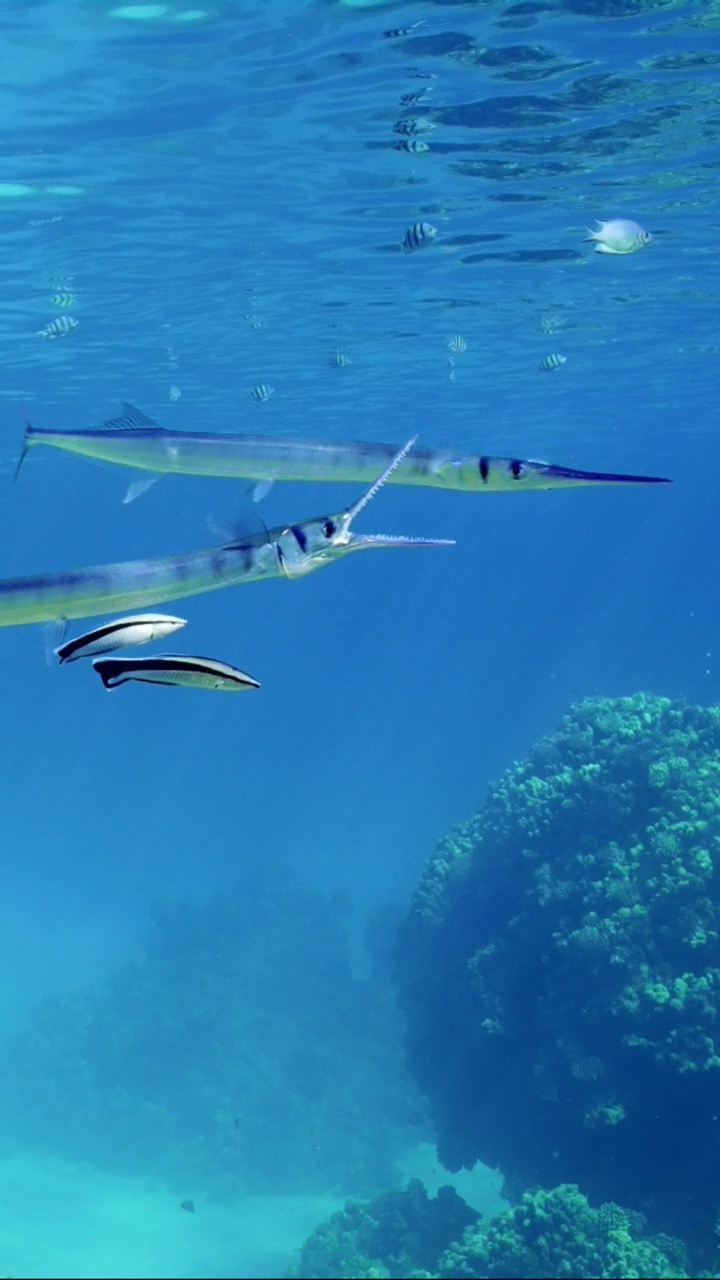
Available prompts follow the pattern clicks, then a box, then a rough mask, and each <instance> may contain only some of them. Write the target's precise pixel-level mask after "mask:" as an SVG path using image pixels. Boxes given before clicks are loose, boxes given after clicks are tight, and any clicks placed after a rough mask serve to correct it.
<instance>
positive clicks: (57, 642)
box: [45, 618, 68, 667]
mask: <svg viewBox="0 0 720 1280" xmlns="http://www.w3.org/2000/svg"><path fill="white" fill-rule="evenodd" d="M67 628H68V620H67V618H56V619H55V621H54V622H48V624H47V626H46V627H45V666H46V667H51V666H52V665H53V659H54V658H57V656H58V649H60V648H61V647H62V644H63V641H64V639H65V637H66V635H67Z"/></svg>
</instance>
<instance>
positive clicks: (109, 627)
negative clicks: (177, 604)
mask: <svg viewBox="0 0 720 1280" xmlns="http://www.w3.org/2000/svg"><path fill="white" fill-rule="evenodd" d="M186 622H187V619H186V618H173V617H172V616H171V615H170V614H167V613H135V614H130V615H129V617H127V618H115V619H114V620H113V621H112V622H105V623H103V625H102V626H100V627H94V628H93V630H92V631H86V632H85V634H84V635H82V636H76V637H75V639H74V640H66V641H65V643H64V644H61V645H60V646H59V648H57V649H56V650H55V654H56V656H57V658H58V661H59V662H60V663H61V664H62V663H63V662H77V660H78V658H93V657H96V656H97V655H98V654H101V653H112V652H113V650H115V649H124V648H126V647H129V646H130V645H135V644H149V643H150V641H151V640H163V639H164V638H165V636H169V635H172V633H173V631H178V630H179V629H180V627H184V626H185V624H186Z"/></svg>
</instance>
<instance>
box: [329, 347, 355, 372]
mask: <svg viewBox="0 0 720 1280" xmlns="http://www.w3.org/2000/svg"><path fill="white" fill-rule="evenodd" d="M351 363H352V361H351V360H349V359H348V357H347V356H346V355H345V352H344V351H340V350H337V351H333V353H332V355H331V357H330V364H331V365H332V367H333V369H346V368H347V366H348V365H349V364H351Z"/></svg>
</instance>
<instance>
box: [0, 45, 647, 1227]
mask: <svg viewBox="0 0 720 1280" xmlns="http://www.w3.org/2000/svg"><path fill="white" fill-rule="evenodd" d="M424 25H425V23H424V22H416V23H414V24H413V25H412V26H409V27H396V28H390V29H387V30H385V31H383V32H382V36H383V37H384V38H385V39H386V40H400V39H403V38H404V37H408V36H410V35H411V34H412V33H413V32H415V31H416V30H417V29H418V28H419V27H422V26H424ZM408 74H410V75H411V76H412V77H413V78H415V79H425V80H430V79H437V78H438V77H437V75H436V74H435V73H432V72H427V71H423V70H419V69H417V68H416V69H413V70H411V71H410V72H409V73H408ZM431 93H432V86H427V85H424V86H423V87H422V88H420V89H414V90H409V91H407V92H405V93H403V94H401V96H400V98H399V100H398V103H399V106H400V107H401V108H403V109H406V110H408V111H410V112H411V113H414V112H415V111H417V109H418V108H420V110H422V109H423V108H424V109H425V110H427V108H428V102H429V97H430V94H431ZM435 129H436V122H435V120H433V119H432V118H431V117H430V116H429V115H423V114H406V115H403V116H402V117H401V118H399V119H397V120H396V121H395V122H394V123H393V125H392V131H393V133H394V134H395V135H400V136H399V138H397V139H396V140H394V141H392V143H388V144H386V145H392V147H393V148H394V149H395V150H396V151H400V152H404V153H406V154H408V155H412V156H420V155H423V154H427V153H430V152H431V150H432V147H431V145H430V143H429V142H427V141H424V140H423V137H422V136H421V135H429V134H431V133H433V132H434V130H435ZM423 163H425V162H423ZM59 220H60V219H59V218H46V219H34V220H32V221H31V222H29V223H28V224H27V225H29V226H32V227H40V226H45V225H47V224H48V223H52V222H56V221H59ZM586 231H587V236H586V243H589V244H592V246H593V249H594V251H595V253H598V254H608V255H609V254H612V255H629V254H633V253H636V252H638V251H639V250H640V249H643V248H645V247H646V246H647V245H649V244H650V243H651V242H652V239H653V237H652V235H651V233H650V232H648V231H646V230H645V229H644V228H643V227H642V226H641V225H640V224H639V223H638V222H636V221H634V220H632V219H630V218H610V219H608V220H605V221H601V220H599V219H598V220H597V223H596V226H595V227H594V228H591V227H588V228H586ZM437 237H438V229H437V227H435V226H433V225H432V224H431V223H429V222H427V221H425V220H424V219H420V220H418V221H415V222H412V223H411V224H410V225H409V226H408V227H407V229H406V230H405V232H404V235H403V236H402V239H401V241H400V249H401V250H402V252H403V254H406V255H408V254H415V253H417V252H418V251H419V250H421V249H427V248H428V247H430V246H431V245H432V244H433V243H434V242H435V240H436V239H437ZM51 282H52V284H53V287H54V292H53V293H52V295H51V302H52V304H53V305H54V306H55V307H56V308H58V309H59V310H60V311H62V312H63V313H65V312H67V310H68V309H69V308H70V307H73V306H74V305H75V304H76V302H77V296H76V293H75V291H74V288H73V285H72V277H71V276H62V277H61V276H56V277H55V279H54V280H51ZM250 292H251V293H254V292H255V290H254V289H251V290H250ZM252 305H254V303H253V304H252ZM243 318H244V320H245V321H246V322H247V323H248V324H249V325H250V327H251V328H254V329H259V328H261V327H262V326H263V321H262V320H260V319H259V317H258V316H257V314H256V312H255V311H254V310H252V311H250V312H248V313H246V314H245V315H244V317H243ZM78 323H79V322H78V320H76V319H75V318H74V317H73V316H71V315H69V314H62V315H59V316H56V317H55V318H53V319H52V320H50V321H49V322H48V323H47V324H46V325H45V327H44V328H42V329H40V330H38V331H37V332H38V335H39V336H40V337H42V338H43V339H47V340H55V339H58V338H64V337H67V336H68V335H69V334H70V333H72V332H73V330H75V329H76V328H77V327H78ZM566 324H567V317H566V315H565V314H564V313H562V312H558V311H549V312H546V313H543V314H542V315H541V316H540V319H539V321H538V327H539V329H540V331H541V332H542V333H543V334H545V335H548V336H551V335H553V334H555V333H557V332H558V331H559V330H560V329H562V328H564V327H565V326H566ZM163 327H164V328H168V329H169V328H171V326H170V325H169V324H167V325H164V326H163ZM445 346H446V349H447V351H448V352H449V356H448V357H447V366H448V369H449V377H450V380H451V381H454V380H455V357H456V356H459V355H462V354H464V353H465V352H466V351H467V342H466V339H465V337H464V336H463V335H462V334H459V333H457V334H453V335H452V336H451V337H449V338H448V339H447V341H446V343H445ZM166 351H167V361H168V366H169V367H170V368H171V369H175V368H177V366H178V359H177V354H176V352H175V350H174V348H173V347H171V346H168V347H167V348H166ZM327 359H328V363H329V365H330V366H331V367H332V368H334V369H345V368H347V367H348V366H349V365H350V364H351V363H352V362H351V360H350V358H349V357H348V356H347V354H346V353H345V351H344V350H343V349H342V348H341V347H336V349H335V350H334V351H333V352H332V353H331V354H330V355H329V357H328V358H327ZM566 363H567V357H566V356H565V355H562V354H560V353H559V352H551V353H550V354H548V355H546V356H544V357H543V358H542V360H541V361H540V364H539V368H540V370H541V371H543V372H546V373H551V372H556V371H557V370H558V369H560V368H561V367H562V366H563V365H565V364H566ZM249 394H250V397H251V398H252V399H253V400H254V401H256V402H257V403H261V404H262V403H266V402H267V401H268V400H270V398H271V397H272V396H273V395H274V388H273V387H272V386H270V385H269V384H267V383H265V382H258V383H257V384H256V385H255V386H253V387H252V389H251V391H250V393H249ZM181 395H182V392H181V390H180V388H179V387H178V386H177V385H176V384H175V383H173V384H172V385H171V386H170V388H169V391H168V399H169V400H170V401H171V402H177V401H178V400H180V398H181ZM37 443H44V444H50V445H55V446H56V447H59V448H62V449H68V450H70V451H71V452H75V453H81V454H85V455H86V456H90V457H99V458H104V459H105V460H107V461H111V462H116V463H120V464H121V465H129V466H134V467H140V468H143V469H145V470H148V471H151V472H154V473H155V474H153V475H152V476H151V477H150V478H146V479H142V480H138V481H135V482H133V483H132V484H131V485H130V486H129V489H128V491H127V494H126V496H125V499H124V502H126V503H128V502H132V501H134V500H135V498H137V497H139V496H140V495H141V494H143V493H144V492H146V491H147V489H149V488H150V487H151V486H152V485H154V484H155V483H156V482H157V479H158V475H159V474H160V473H162V472H163V471H177V472H181V473H185V474H198V475H225V476H245V477H246V478H248V479H249V480H250V481H251V485H250V490H249V492H250V496H251V498H252V500H253V501H259V500H260V498H261V497H263V496H264V495H265V494H266V493H267V492H268V491H269V489H270V488H271V487H272V485H273V484H274V483H275V480H277V479H279V480H281V481H282V480H285V481H287V480H300V479H306V480H325V479H331V478H332V479H335V480H357V479H362V480H364V481H365V483H366V484H367V483H368V482H370V484H369V488H367V489H366V490H365V492H364V493H363V494H362V495H361V497H360V498H359V499H358V500H356V501H355V502H354V503H353V504H352V505H351V506H349V507H347V508H345V509H344V510H343V511H341V512H336V513H332V514H329V515H324V516H321V517H317V518H314V519H310V520H303V521H300V522H298V523H296V524H293V525H287V526H279V527H278V528H275V529H271V530H267V529H266V530H264V533H263V534H262V535H258V536H255V535H253V536H252V537H247V536H245V537H243V536H242V535H240V534H238V533H237V532H235V531H234V530H232V529H230V530H224V531H223V533H222V535H221V536H222V539H223V541H222V544H221V545H220V546H219V547H217V548H214V549H212V550H210V551H202V552H196V553H191V554H189V555H185V556H175V557H166V558H164V559H159V560H145V561H135V562H126V563H121V564H115V565H106V566H101V567H100V568H95V569H88V570H79V571H76V572H75V573H73V574H69V575H67V574H55V575H52V574H50V575H42V576H40V577H38V578H37V579H32V578H19V579H9V580H6V581H4V582H3V581H0V626H5V625H18V624H22V623H26V622H37V621H43V620H49V619H50V618H52V617H55V618H56V625H57V624H58V622H59V623H60V625H61V626H62V629H63V635H62V637H61V642H60V643H59V644H58V645H57V647H56V648H55V651H54V652H55V656H56V657H57V660H58V664H59V665H66V664H70V663H73V662H77V661H79V660H81V659H90V660H91V662H92V667H93V669H94V670H95V671H96V672H97V674H98V676H99V678H100V680H101V681H102V684H103V685H104V687H105V688H106V689H108V690H112V689H115V688H117V687H119V686H120V685H122V684H125V683H129V682H137V683H145V684H154V685H167V686H175V687H179V688H194V689H202V690H214V691H222V692H241V691H244V690H246V689H257V688H259V687H260V685H259V682H258V681H257V680H256V679H255V678H254V677H253V676H251V675H248V674H247V673H246V672H244V671H242V670H240V669H239V668H237V667H234V666H231V665H230V664H228V663H225V662H222V661H219V660H218V659H216V658H208V657H202V656H199V655H195V654H173V653H160V654H156V655H154V656H152V657H129V656H125V655H124V654H120V655H119V656H115V657H113V656H107V655H111V654H114V653H117V651H119V650H125V649H128V648H132V647H136V646H142V645H146V644H149V643H151V642H156V641H158V640H162V639H164V638H165V637H167V636H169V635H171V634H173V633H174V632H175V631H178V630H180V629H181V628H183V627H185V626H186V619H184V618H179V617H176V616H174V615H171V614H160V613H129V614H123V615H122V616H118V617H114V618H113V619H112V620H111V621H108V622H106V623H103V624H101V625H99V626H96V627H94V628H92V629H91V630H89V631H86V632H84V633H82V634H80V635H78V636H75V637H73V638H71V639H69V640H66V639H65V638H64V629H65V627H66V625H67V618H69V617H75V618H78V617H91V616H93V615H98V614H102V613H103V612H105V613H107V612H111V611H112V609H113V608H114V607H120V606H122V607H124V608H128V607H132V606H133V605H134V606H135V607H137V606H138V605H144V604H153V603H162V602H163V601H164V600H171V599H178V598H182V597H183V596H187V595H193V594H201V593H203V592H205V591H209V590H212V589H214V588H217V587H223V586H227V585H233V584H235V583H240V582H245V581H254V580H258V579H260V578H262V577H267V576H269V577H272V576H281V577H285V578H288V579H291V580H292V579H294V578H299V577H303V576H305V574H307V573H309V572H311V571H312V570H314V569H315V568H317V567H320V566H321V565H323V564H326V563H330V562H331V561H332V560H333V559H336V558H338V557H340V556H342V555H344V554H345V553H346V552H348V551H352V550H355V549H361V548H363V547H372V546H376V547H377V546H385V547H390V546H396V547H402V546H405V547H409V546H431V545H435V546H437V545H451V542H450V541H449V540H443V539H432V538H430V539H423V538H403V537H397V536H389V537H386V536H381V535H360V534H355V533H353V532H351V530H350V525H351V522H352V521H353V519H354V518H355V516H356V515H358V514H359V512H360V511H361V510H362V509H363V508H364V507H365V506H366V505H367V503H368V502H369V501H370V500H371V499H372V498H373V497H374V496H375V494H376V493H377V492H378V490H379V489H380V488H381V487H382V486H383V485H385V484H386V483H387V482H398V483H408V484H427V485H437V486H438V487H445V488H448V487H449V488H454V489H459V490H467V491H476V492H482V491H488V492H489V491H492V490H493V489H495V490H498V489H499V490H505V491H510V490H512V489H513V488H514V487H516V486H518V485H523V484H525V485H527V486H528V487H531V488H556V487H565V486H568V485H569V486H572V485H593V484H618V483H621V484H658V483H668V481H666V480H665V479H664V478H662V477H654V476H633V475H615V474H606V473H601V472H591V471H579V470H573V469H571V468H566V467H562V466H556V465H554V464H550V463H544V462H537V461H530V460H522V459H509V458H495V457H492V456H490V455H471V456H469V457H468V456H466V457H463V456H457V455H454V454H453V453H451V452H450V451H434V450H427V449H423V450H417V449H415V448H414V444H415V441H414V440H411V441H409V442H408V443H407V444H406V445H405V446H404V447H403V448H402V449H400V450H397V449H395V448H394V446H389V445H366V444H360V443H354V442H349V443H347V444H333V445H328V444H325V443H323V442H312V441H293V440H287V439H283V440H277V439H275V438H273V437H267V438H264V437H261V436H254V437H248V438H244V437H242V436H222V435H217V434H213V433H207V432H206V433H202V432H196V433H192V432H182V433H173V432H171V431H168V430H166V429H164V428H160V427H158V426H157V425H156V423H154V422H153V421H152V419H150V418H147V417H146V415H144V414H142V413H141V411H139V410H136V409H134V408H133V406H131V405H124V406H123V417H122V418H119V419H112V420H109V421H108V422H106V423H104V424H103V425H102V427H101V428H99V429H92V430H84V431H76V432H72V431H66V432H59V431H39V430H37V429H35V428H33V427H30V426H27V428H26V433H25V445H24V450H23V454H22V456H21V459H20V462H19V463H18V468H17V472H19V470H20V465H21V463H22V461H23V458H24V457H25V455H26V453H27V452H28V449H29V448H30V447H31V446H32V445H34V444H37ZM17 472H16V475H17ZM180 1207H181V1208H182V1209H184V1210H186V1211H187V1212H189V1213H194V1212H195V1206H194V1204H193V1202H192V1201H191V1200H185V1201H182V1202H181V1205H180Z"/></svg>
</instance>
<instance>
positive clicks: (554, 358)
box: [540, 354, 567, 373]
mask: <svg viewBox="0 0 720 1280" xmlns="http://www.w3.org/2000/svg"><path fill="white" fill-rule="evenodd" d="M564 364H567V356H561V355H555V354H553V355H550V356H545V359H544V360H541V361H540V368H541V369H544V371H545V373H552V372H553V370H554V369H560V368H562V366H563V365H564Z"/></svg>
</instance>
